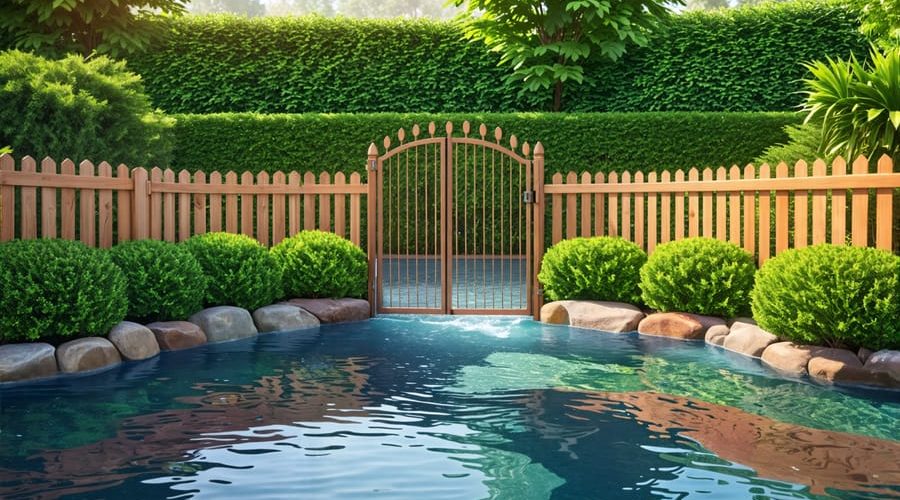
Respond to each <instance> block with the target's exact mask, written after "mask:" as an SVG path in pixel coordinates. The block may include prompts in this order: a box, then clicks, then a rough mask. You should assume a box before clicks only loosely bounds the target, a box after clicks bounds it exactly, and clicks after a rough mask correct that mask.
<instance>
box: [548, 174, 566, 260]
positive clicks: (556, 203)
mask: <svg viewBox="0 0 900 500" xmlns="http://www.w3.org/2000/svg"><path fill="white" fill-rule="evenodd" d="M562 179H563V177H562V174H561V173H559V172H557V173H555V174H553V178H552V182H553V183H554V184H562ZM551 206H552V208H553V214H552V219H551V220H552V221H553V227H552V228H551V233H550V234H551V235H552V237H551V238H552V239H551V240H550V241H551V242H552V243H553V244H554V245H555V244H557V243H558V242H559V241H560V240H562V195H561V194H554V195H553V196H552V200H551Z"/></svg>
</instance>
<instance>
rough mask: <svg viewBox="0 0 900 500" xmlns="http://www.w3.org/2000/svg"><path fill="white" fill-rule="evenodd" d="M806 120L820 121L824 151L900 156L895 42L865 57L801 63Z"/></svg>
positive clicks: (899, 72) (899, 69)
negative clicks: (806, 75)
mask: <svg viewBox="0 0 900 500" xmlns="http://www.w3.org/2000/svg"><path fill="white" fill-rule="evenodd" d="M806 67H807V68H808V69H809V71H810V72H811V73H812V76H813V77H812V78H811V79H808V80H804V84H805V85H806V88H807V90H806V96H807V97H806V103H805V104H804V108H803V110H804V111H805V112H806V113H807V116H806V122H808V123H810V122H811V123H816V124H820V125H821V127H822V146H823V147H822V149H823V151H825V152H826V153H828V154H843V155H845V156H846V157H847V158H851V159H852V158H854V157H856V156H857V155H860V154H863V155H867V156H869V157H870V158H871V157H873V156H878V155H881V154H888V155H890V156H892V157H893V158H894V159H895V160H900V47H895V48H892V49H887V50H885V51H884V52H881V51H879V50H877V49H875V48H873V49H872V53H871V55H870V56H869V61H867V62H864V63H860V62H859V61H857V60H856V58H855V57H854V56H851V57H850V60H849V61H840V60H837V61H835V60H832V59H828V60H827V61H824V62H823V61H815V62H813V63H811V64H808V65H806Z"/></svg>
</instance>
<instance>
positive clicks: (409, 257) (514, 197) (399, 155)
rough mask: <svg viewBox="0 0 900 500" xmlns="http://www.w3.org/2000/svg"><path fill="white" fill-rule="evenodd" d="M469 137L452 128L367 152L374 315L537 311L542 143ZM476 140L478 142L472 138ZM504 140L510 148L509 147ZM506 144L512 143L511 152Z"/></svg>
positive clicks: (498, 135)
mask: <svg viewBox="0 0 900 500" xmlns="http://www.w3.org/2000/svg"><path fill="white" fill-rule="evenodd" d="M461 128H462V130H461V132H462V136H454V135H453V124H452V123H449V122H448V123H447V124H446V126H445V130H444V132H445V133H446V134H445V135H444V136H440V135H436V132H437V130H436V126H435V124H434V123H433V122H432V123H430V124H428V127H427V130H426V131H423V130H421V129H420V127H419V126H418V125H414V126H413V127H412V129H411V130H410V134H409V135H407V132H406V131H405V130H404V129H400V130H399V131H398V132H397V137H396V139H397V141H398V142H397V143H394V142H392V139H391V138H390V137H385V138H384V153H383V154H379V151H378V148H377V146H376V145H375V144H372V145H371V146H370V147H369V163H368V168H369V197H368V202H369V204H368V226H369V228H375V230H373V231H369V248H370V249H374V251H372V250H370V252H369V281H370V285H371V287H370V288H371V289H370V294H369V296H370V302H371V304H372V312H373V314H374V313H421V314H535V311H536V310H537V307H536V306H538V301H539V297H538V295H537V289H538V288H537V286H536V275H537V272H538V262H537V259H534V258H533V256H535V255H538V256H539V255H542V253H543V217H535V214H542V213H543V210H542V206H543V161H544V156H543V147H542V146H541V144H540V143H537V144H536V145H535V148H534V151H533V153H534V156H533V158H532V157H531V153H532V151H531V147H530V145H529V144H528V143H527V142H526V143H524V144H522V145H521V147H520V145H519V143H518V140H517V139H516V136H514V135H513V136H509V138H508V139H506V140H505V141H504V137H503V131H502V130H501V129H500V128H496V129H494V131H493V134H492V136H493V137H492V138H493V140H491V137H488V129H487V126H486V125H484V124H482V125H481V126H480V127H479V128H478V131H477V133H476V134H472V130H471V127H470V125H469V122H464V123H463V124H462V127H461ZM470 134H472V136H470ZM504 142H505V144H506V145H504ZM507 145H508V146H507Z"/></svg>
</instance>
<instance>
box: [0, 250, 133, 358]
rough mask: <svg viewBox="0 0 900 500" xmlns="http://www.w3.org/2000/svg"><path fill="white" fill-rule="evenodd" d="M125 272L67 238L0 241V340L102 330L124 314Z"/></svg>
mask: <svg viewBox="0 0 900 500" xmlns="http://www.w3.org/2000/svg"><path fill="white" fill-rule="evenodd" d="M127 309H128V301H127V299H126V297H125V277H124V276H123V275H122V271H121V270H120V269H119V268H118V267H116V265H115V264H113V262H112V260H111V259H110V257H109V255H107V253H106V252H104V251H102V250H97V249H94V248H88V247H87V246H85V245H84V244H82V243H81V242H77V241H68V240H13V241H10V242H6V243H2V244H0V340H2V341H3V342H15V341H23V340H39V339H42V338H55V337H87V336H94V335H106V334H107V333H108V332H109V330H110V328H112V327H113V326H114V325H116V324H117V323H118V322H120V321H122V319H124V318H125V312H126V311H127Z"/></svg>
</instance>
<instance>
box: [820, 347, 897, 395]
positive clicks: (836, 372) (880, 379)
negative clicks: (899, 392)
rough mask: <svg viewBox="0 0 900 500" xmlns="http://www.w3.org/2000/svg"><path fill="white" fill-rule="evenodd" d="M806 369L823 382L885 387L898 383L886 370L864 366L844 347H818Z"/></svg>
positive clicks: (854, 354)
mask: <svg viewBox="0 0 900 500" xmlns="http://www.w3.org/2000/svg"><path fill="white" fill-rule="evenodd" d="M872 356H874V354H873V355H872ZM807 369H808V370H809V374H810V376H812V377H813V378H816V379H819V380H821V381H825V382H842V383H848V384H866V385H880V386H887V387H892V386H896V385H898V384H897V382H895V381H894V379H893V377H891V375H890V374H889V373H888V372H886V371H880V370H871V369H869V368H866V367H864V366H863V364H862V363H861V362H860V361H859V357H858V356H857V355H856V353H854V352H851V351H848V350H846V349H833V348H828V347H822V348H820V349H818V350H817V351H816V354H815V355H814V356H813V357H812V359H810V360H809V365H807Z"/></svg>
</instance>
